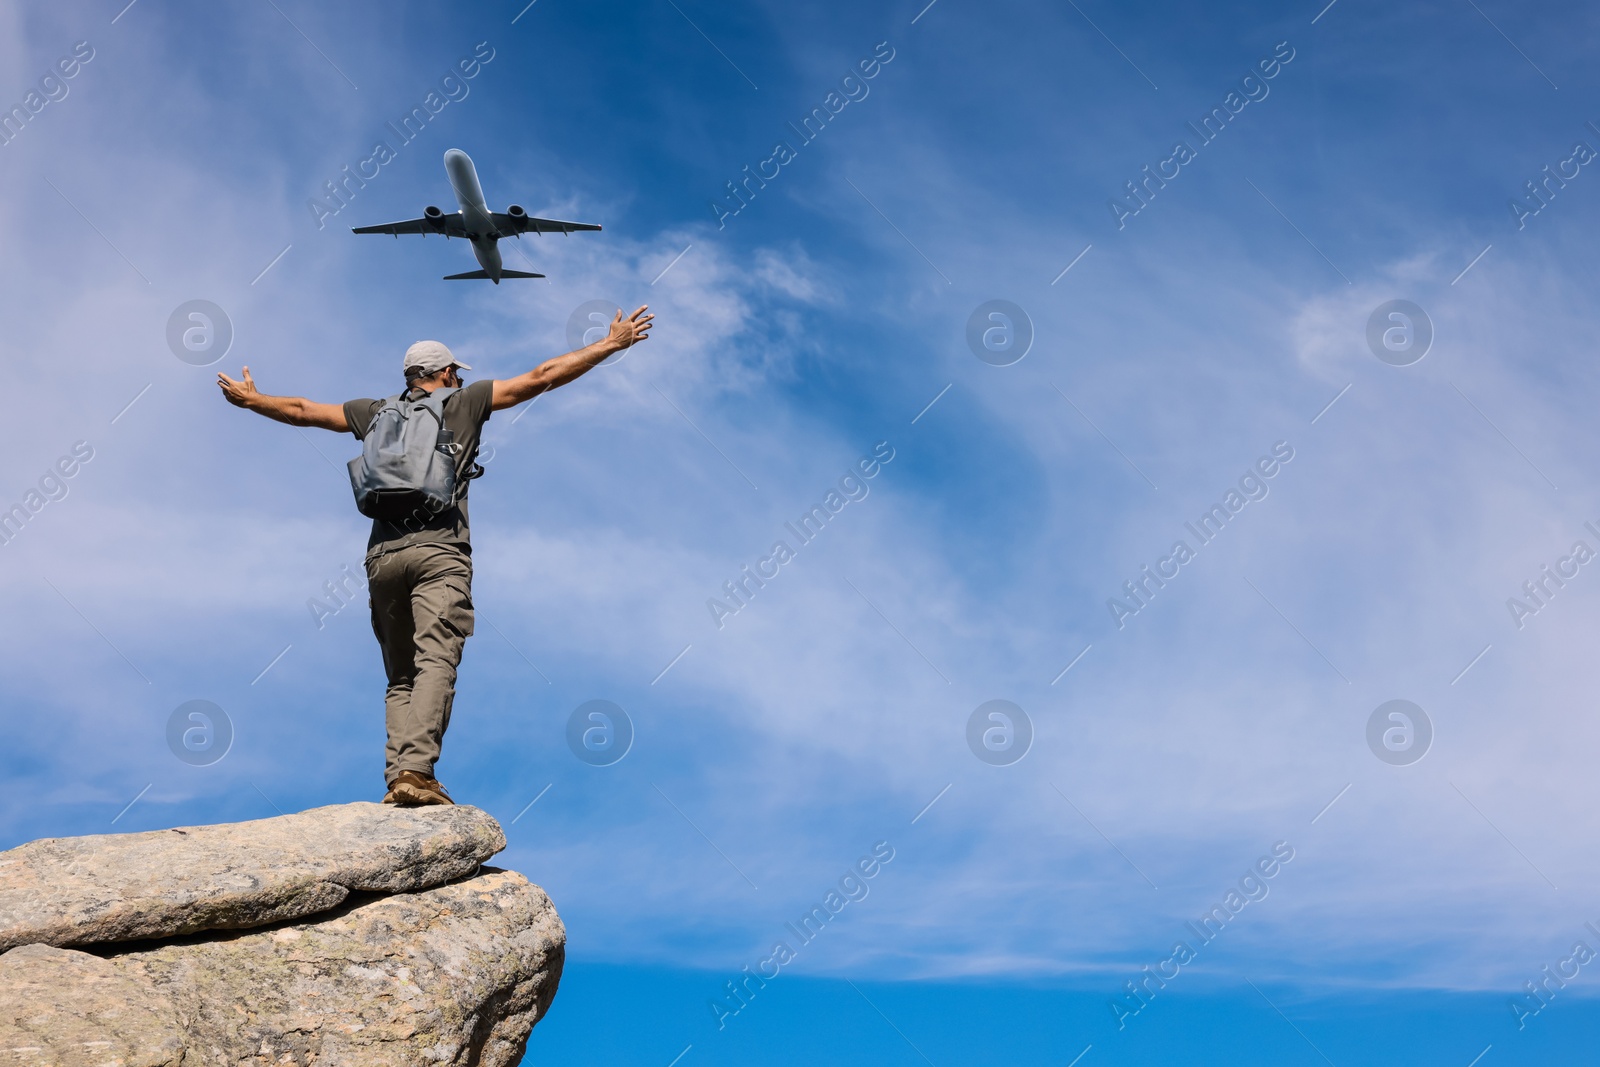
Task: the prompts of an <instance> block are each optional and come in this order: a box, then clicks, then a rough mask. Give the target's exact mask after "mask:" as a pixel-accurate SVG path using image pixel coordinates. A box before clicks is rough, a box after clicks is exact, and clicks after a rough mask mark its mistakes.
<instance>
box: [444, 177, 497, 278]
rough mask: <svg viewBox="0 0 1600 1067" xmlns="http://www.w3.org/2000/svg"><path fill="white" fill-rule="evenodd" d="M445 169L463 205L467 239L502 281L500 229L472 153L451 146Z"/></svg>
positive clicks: (489, 270)
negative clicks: (484, 191) (492, 216)
mask: <svg viewBox="0 0 1600 1067" xmlns="http://www.w3.org/2000/svg"><path fill="white" fill-rule="evenodd" d="M444 172H445V174H446V175H447V176H448V177H449V179H450V188H451V189H452V190H454V192H455V194H456V203H457V204H458V205H460V207H461V221H462V223H463V224H464V225H465V226H466V229H467V240H469V241H470V242H471V243H472V254H473V255H474V256H476V257H477V259H478V265H479V266H480V267H482V268H483V269H484V271H485V272H486V273H488V275H489V278H490V280H491V281H493V282H495V283H496V284H499V282H500V272H501V271H502V270H503V269H504V261H503V260H502V259H501V258H500V232H499V230H498V229H496V227H495V224H494V220H493V219H492V218H490V217H489V216H490V212H489V205H488V204H487V203H486V202H485V201H484V199H483V186H482V185H480V184H479V183H478V169H477V168H476V167H474V166H473V165H472V157H470V156H468V155H467V154H466V153H465V152H463V151H461V150H460V149H459V148H452V149H450V150H449V151H448V152H446V153H445V154H444Z"/></svg>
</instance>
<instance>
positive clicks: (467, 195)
mask: <svg viewBox="0 0 1600 1067" xmlns="http://www.w3.org/2000/svg"><path fill="white" fill-rule="evenodd" d="M444 172H445V175H446V177H448V178H449V179H450V188H451V189H452V190H453V191H454V192H455V194H456V202H457V203H458V204H460V205H461V210H460V211H452V212H451V213H450V214H448V215H446V214H445V213H444V212H443V211H440V210H439V209H438V208H436V207H433V206H431V205H430V206H429V207H427V208H425V209H423V212H422V218H420V219H407V220H406V221H404V222H386V223H384V224H383V225H381V226H356V227H353V228H352V229H351V231H350V232H351V233H392V234H394V235H395V237H397V238H398V237H399V236H400V235H401V234H403V233H420V234H422V235H423V236H424V237H426V236H427V235H428V234H430V233H442V234H444V236H445V237H446V239H448V238H451V237H465V238H466V239H467V240H469V241H471V242H472V254H473V255H474V256H476V257H477V259H478V264H479V266H481V267H482V268H483V269H482V270H470V271H467V272H466V273H465V274H446V275H445V276H444V280H445V281H459V280H461V279H468V278H487V279H489V280H490V281H492V282H494V283H495V284H496V285H499V284H500V279H501V278H543V277H544V275H543V274H531V273H529V272H527V271H520V270H507V269H506V268H505V267H504V266H502V265H501V259H500V247H499V242H500V239H501V238H502V237H517V238H520V237H521V236H522V235H523V234H525V233H572V232H573V231H574V230H598V229H600V227H599V226H596V225H594V224H593V223H589V222H562V221H560V220H559V219H537V218H534V217H533V216H532V215H529V214H528V213H527V212H526V211H524V210H522V207H521V206H520V205H518V204H512V205H511V206H510V207H508V208H506V210H505V213H504V214H501V213H500V212H498V211H490V210H489V208H488V206H487V205H486V204H485V203H484V200H483V186H481V185H479V184H478V171H477V168H476V167H474V166H473V165H472V158H471V157H470V156H468V155H467V154H466V153H465V152H463V151H461V149H459V148H452V149H450V150H449V151H447V152H446V153H445V154H444Z"/></svg>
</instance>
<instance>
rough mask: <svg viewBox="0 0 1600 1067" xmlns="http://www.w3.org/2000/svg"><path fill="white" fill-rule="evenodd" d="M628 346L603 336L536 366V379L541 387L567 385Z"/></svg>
mask: <svg viewBox="0 0 1600 1067" xmlns="http://www.w3.org/2000/svg"><path fill="white" fill-rule="evenodd" d="M626 347H627V346H626V345H624V344H622V343H621V342H620V341H617V340H615V339H614V338H611V337H602V338H601V339H600V340H598V341H596V342H595V343H594V344H592V345H585V346H584V347H582V348H580V349H578V350H577V351H576V352H568V353H567V354H566V355H564V356H557V357H555V358H554V359H547V360H545V361H544V362H543V363H541V364H539V366H537V367H535V368H534V370H533V376H534V380H535V381H536V383H537V384H538V385H539V386H540V387H541V389H554V388H556V387H557V386H561V385H566V384H567V383H568V382H570V381H573V380H574V379H576V378H580V377H582V376H583V375H584V374H587V373H588V372H589V371H591V370H593V369H594V368H595V367H598V366H599V365H600V364H601V363H603V362H605V361H606V360H607V359H609V358H610V357H612V356H614V355H616V354H617V353H618V352H621V351H622V350H623V349H624V348H626Z"/></svg>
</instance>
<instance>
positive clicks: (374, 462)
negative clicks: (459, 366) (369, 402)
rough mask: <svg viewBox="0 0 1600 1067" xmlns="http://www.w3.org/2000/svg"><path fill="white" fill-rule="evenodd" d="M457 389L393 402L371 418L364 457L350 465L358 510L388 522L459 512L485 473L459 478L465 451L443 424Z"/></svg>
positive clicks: (475, 470) (475, 469)
mask: <svg viewBox="0 0 1600 1067" xmlns="http://www.w3.org/2000/svg"><path fill="white" fill-rule="evenodd" d="M454 392H455V390H454V389H448V388H447V389H435V390H434V391H433V392H431V393H424V394H422V395H421V396H412V395H411V391H410V390H408V391H406V392H405V393H402V394H400V395H399V396H391V397H389V398H388V399H386V400H385V401H384V402H383V405H382V406H381V407H379V408H378V410H377V411H376V412H375V413H374V414H373V416H372V424H371V425H370V426H368V427H367V434H366V436H365V437H363V438H362V439H361V455H359V456H357V457H356V458H355V459H353V460H351V461H350V487H351V489H353V490H355V494H356V508H357V509H358V510H359V511H360V512H361V514H363V515H365V516H367V517H368V518H371V519H382V520H384V521H386V522H401V521H404V520H408V519H410V520H415V521H417V522H427V521H428V520H429V519H431V518H433V517H434V516H435V515H438V514H439V513H440V512H442V511H445V510H447V509H449V508H451V507H454V506H455V503H456V501H457V499H459V496H460V493H462V492H465V491H466V487H467V483H468V482H469V481H471V480H472V479H473V478H476V477H478V476H479V475H481V474H482V473H483V468H482V467H479V466H477V465H476V464H474V465H473V469H472V470H471V471H469V472H467V474H466V476H465V477H463V478H461V479H460V482H459V485H458V484H457V478H456V457H457V456H458V455H459V454H460V452H461V446H460V445H459V444H457V443H456V440H455V434H454V432H452V431H451V430H449V429H447V428H446V427H445V424H444V402H445V401H446V400H447V399H449V397H450V395H451V394H452V393H454Z"/></svg>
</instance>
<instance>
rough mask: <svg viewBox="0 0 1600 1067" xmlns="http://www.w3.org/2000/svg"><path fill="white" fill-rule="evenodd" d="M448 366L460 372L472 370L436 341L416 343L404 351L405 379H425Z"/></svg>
mask: <svg viewBox="0 0 1600 1067" xmlns="http://www.w3.org/2000/svg"><path fill="white" fill-rule="evenodd" d="M450 366H456V367H460V368H461V369H462V370H471V369H472V367H471V366H470V365H469V364H466V363H463V362H461V361H460V360H459V359H457V358H456V357H455V356H454V355H452V354H451V352H450V350H449V349H448V348H446V347H445V346H444V345H442V344H441V343H439V342H438V341H418V342H417V343H416V344H414V345H412V346H411V347H410V348H408V349H406V361H405V375H406V377H407V378H418V377H422V378H425V377H427V376H428V375H430V374H434V373H437V372H438V371H442V370H444V369H445V368H446V367H450Z"/></svg>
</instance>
